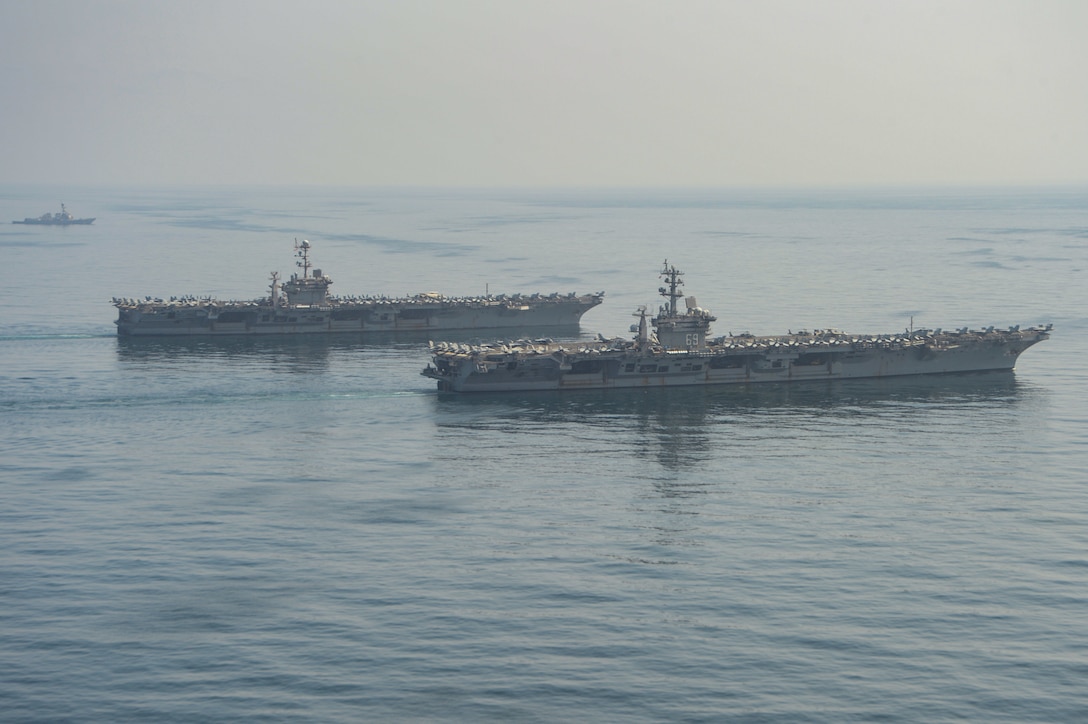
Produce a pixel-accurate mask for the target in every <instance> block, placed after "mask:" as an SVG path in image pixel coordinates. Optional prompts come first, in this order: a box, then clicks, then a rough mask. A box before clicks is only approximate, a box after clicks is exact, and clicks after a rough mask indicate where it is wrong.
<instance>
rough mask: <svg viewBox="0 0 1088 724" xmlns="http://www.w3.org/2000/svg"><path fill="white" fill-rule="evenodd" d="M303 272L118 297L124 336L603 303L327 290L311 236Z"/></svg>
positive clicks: (383, 328)
mask: <svg viewBox="0 0 1088 724" xmlns="http://www.w3.org/2000/svg"><path fill="white" fill-rule="evenodd" d="M295 250H296V253H295V256H296V264H297V266H298V267H299V268H300V269H301V270H302V273H301V274H298V273H295V274H292V275H291V278H290V279H288V280H287V281H284V282H282V283H281V281H280V278H279V274H278V273H276V272H272V276H271V281H272V284H271V287H270V292H269V295H268V296H266V297H264V298H262V299H254V300H250V301H234V300H230V301H221V300H217V299H213V298H211V297H195V296H183V297H171V298H170V299H162V298H152V297H144V298H143V299H130V298H118V297H115V298H114V299H113V305H114V306H115V307H116V308H117V320H116V322H115V323H116V325H117V334H118V335H121V336H194V335H257V334H282V335H290V334H328V333H333V332H363V333H369V332H387V333H388V332H427V331H443V332H444V331H454V330H475V329H480V330H495V329H524V328H532V327H549V328H564V327H576V326H577V325H578V323H579V322H580V321H581V318H582V315H583V314H585V313H586V312H587V311H589V310H590V309H592V308H593V307H595V306H597V305H598V304H600V303H601V302H602V301H603V299H604V292H597V293H594V294H582V295H579V294H574V293H569V294H559V293H558V292H556V293H552V294H512V295H507V294H498V295H491V294H486V295H483V296H478V297H447V296H444V295H441V294H437V293H433V292H431V293H425V294H417V295H416V296H411V297H387V296H350V297H336V296H332V295H330V294H329V286H330V285H331V284H332V279H331V278H329V277H328V276H326V275H324V274H322V273H321V270H320V269H314V268H313V266H312V264H311V263H310V242H309V241H302V242H301V243H298V242H296V244H295Z"/></svg>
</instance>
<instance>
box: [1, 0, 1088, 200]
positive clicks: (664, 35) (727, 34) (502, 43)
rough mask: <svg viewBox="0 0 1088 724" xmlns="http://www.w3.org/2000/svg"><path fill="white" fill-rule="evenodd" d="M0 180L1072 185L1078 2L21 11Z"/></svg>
mask: <svg viewBox="0 0 1088 724" xmlns="http://www.w3.org/2000/svg"><path fill="white" fill-rule="evenodd" d="M4 15H5V18H4V22H3V23H2V24H0V95H2V97H3V98H4V99H5V100H4V103H3V104H2V105H0V122H2V124H3V127H4V129H5V131H6V134H5V143H4V144H3V147H2V148H3V150H2V153H0V183H8V184H11V183H16V184H18V183H25V184H31V183H33V184H42V183H50V184H53V183H66V184H89V185H104V184H207V183H225V184H283V185H289V184H314V185H366V186H403V185H408V186H412V185H418V186H491V187H495V186H499V187H502V186H580V187H582V186H654V187H669V186H677V187H698V186H843V185H853V186H859V185H934V184H940V185H966V184H970V185H1044V184H1045V185H1055V184H1083V183H1086V182H1088V170H1086V169H1088V134H1086V132H1085V129H1086V128H1088V90H1086V84H1085V78H1088V43H1085V42H1084V40H1083V35H1084V32H1085V29H1086V28H1088V3H1085V2H1080V1H1078V0H914V1H912V2H901V3H900V2H871V1H868V0H810V1H806V0H767V1H763V2H743V1H739V0H719V1H716V0H681V1H679V2H665V1H661V2H636V1H634V0H631V1H624V0H579V1H577V2H575V1H572V0H551V1H547V2H544V1H540V0H525V1H519V2H506V1H503V0H451V1H448V2H442V1H440V0H397V1H391V0H390V1H385V0H383V1H372V2H367V1H365V0H364V1H346V0H344V1H342V0H309V1H308V2H305V3H304V2H299V1H298V0H190V1H189V2H185V3H168V2H163V3H158V2H142V1H140V0H33V1H26V2H22V1H18V0H16V1H14V2H8V3H6V4H5V13H4Z"/></svg>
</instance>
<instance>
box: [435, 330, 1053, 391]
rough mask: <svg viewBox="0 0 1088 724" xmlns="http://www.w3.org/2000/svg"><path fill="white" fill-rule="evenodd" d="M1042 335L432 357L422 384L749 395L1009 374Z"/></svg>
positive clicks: (478, 351) (597, 347)
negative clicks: (764, 387) (873, 381)
mask: <svg viewBox="0 0 1088 724" xmlns="http://www.w3.org/2000/svg"><path fill="white" fill-rule="evenodd" d="M1048 331H1049V328H1047V329H1042V328H1033V329H1030V330H1025V331H1019V330H1008V331H998V332H995V331H992V330H991V331H988V332H965V333H945V334H942V335H938V336H932V335H930V336H919V337H918V338H902V339H898V340H894V341H892V340H889V339H886V338H868V339H864V340H856V341H851V340H849V339H846V338H836V339H833V340H830V341H828V340H820V341H818V342H812V343H810V342H808V341H802V340H800V339H799V338H797V337H793V336H783V337H768V338H760V339H757V340H755V341H754V342H753V341H747V340H746V341H742V342H739V343H735V342H731V343H729V344H722V345H719V346H717V347H716V348H715V347H708V348H706V349H703V350H699V351H681V350H665V349H656V350H639V349H635V348H628V349H616V346H617V345H616V344H615V343H605V344H600V343H593V344H591V345H588V346H587V345H579V344H578V343H572V344H571V345H570V346H571V347H574V348H577V349H571V350H567V349H564V348H562V347H560V346H558V345H546V346H542V345H538V346H527V347H525V348H521V349H510V348H509V347H505V346H497V347H492V348H490V349H488V348H479V347H477V348H471V349H469V348H466V347H464V346H463V345H462V346H460V347H459V348H452V347H451V348H449V349H432V351H433V352H434V354H435V357H434V364H433V365H431V366H428V367H427V368H426V369H425V370H424V371H423V374H424V376H426V377H430V378H432V379H435V380H437V381H438V389H439V390H440V391H448V392H515V391H518V392H520V391H533V390H602V389H630V388H648V387H690V386H700V385H729V384H733V385H748V384H763V383H773V382H779V383H781V382H800V381H812V380H847V379H864V378H875V377H896V376H905V375H932V374H954V373H963V372H981V371H994V370H1006V371H1007V370H1012V369H1013V368H1014V367H1015V366H1016V361H1017V359H1018V357H1019V356H1020V354H1021V353H1023V351H1024V350H1026V349H1027V348H1028V347H1030V346H1032V345H1034V344H1036V343H1037V342H1040V341H1042V340H1043V339H1047V338H1048V337H1049V333H1048Z"/></svg>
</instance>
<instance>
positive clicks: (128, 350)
mask: <svg viewBox="0 0 1088 724" xmlns="http://www.w3.org/2000/svg"><path fill="white" fill-rule="evenodd" d="M581 338H589V335H584V334H581V333H580V332H579V329H578V327H577V326H573V327H572V326H569V325H568V326H562V327H534V328H532V329H510V330H502V334H501V335H500V336H497V335H496V333H494V332H493V333H491V334H489V333H487V332H486V331H484V330H463V331H457V332H433V331H432V332H415V331H406V332H368V333H366V334H360V333H357V332H343V333H337V334H301V335H223V336H218V337H205V336H193V337H118V338H117V354H118V357H120V358H122V359H131V360H154V359H169V358H177V357H210V358H216V357H220V358H230V357H266V356H282V355H286V356H295V357H300V358H301V357H309V358H321V357H325V356H328V354H329V353H330V352H333V351H351V350H357V349H388V348H392V349H420V351H421V354H422V355H423V356H421V357H420V359H421V360H423V359H424V358H425V355H426V348H427V345H428V343H429V342H431V341H439V340H441V341H445V342H462V343H466V344H476V343H481V342H490V341H494V340H496V339H505V340H511V339H557V340H568V339H569V340H575V339H581ZM422 366H423V362H422V361H421V363H420V367H421V368H422Z"/></svg>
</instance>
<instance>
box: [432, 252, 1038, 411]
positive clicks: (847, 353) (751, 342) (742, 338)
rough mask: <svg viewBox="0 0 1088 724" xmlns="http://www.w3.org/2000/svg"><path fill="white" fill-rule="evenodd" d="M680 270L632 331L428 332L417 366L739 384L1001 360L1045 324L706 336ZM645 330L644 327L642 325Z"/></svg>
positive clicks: (559, 380) (442, 383) (538, 377)
mask: <svg viewBox="0 0 1088 724" xmlns="http://www.w3.org/2000/svg"><path fill="white" fill-rule="evenodd" d="M682 276H683V272H680V271H677V269H676V267H674V266H669V263H668V262H667V261H666V262H665V266H664V269H663V270H662V271H661V277H662V278H663V279H664V280H665V282H666V284H665V286H663V287H661V288H660V289H659V290H658V291H659V292H660V294H661V295H662V296H663V297H665V298H666V299H668V304H667V305H662V306H661V309H660V311H659V313H658V315H657V316H656V317H653V318H652V319H649V320H648V319H647V315H646V308H645V307H641V308H640V309H639V311H638V313H636V315H635V316H637V317H638V318H639V321H638V324H637V325H632V327H631V331H632V332H636V335H635V337H634V339H624V338H618V337H617V338H615V339H605V338H604V337H602V336H600V335H598V339H597V341H594V342H578V341H572V342H562V343H557V342H554V341H551V340H546V339H539V340H535V341H533V340H520V341H517V342H496V343H493V344H485V345H466V344H457V343H453V342H438V343H434V342H432V343H431V345H430V351H431V354H432V356H433V359H432V364H429V365H427V367H426V368H425V369H424V370H423V372H422V374H423V376H425V377H429V378H431V379H435V380H437V381H438V389H439V391H446V392H502V391H527V390H575V389H591V390H597V389H611V388H631V387H634V388H646V387H673V386H690V385H716V384H749V383H759V382H792V381H798V380H843V379H854V378H863V377H891V376H896V375H924V374H941V373H953V372H975V371H984V370H1011V369H1012V368H1013V367H1014V366H1015V364H1016V359H1017V357H1019V356H1020V354H1021V353H1022V352H1023V351H1024V350H1026V349H1027V348H1028V347H1031V346H1032V345H1034V344H1036V343H1037V342H1041V341H1042V340H1044V339H1048V338H1049V337H1050V330H1051V328H1052V325H1050V324H1048V325H1046V326H1045V327H1038V326H1037V327H1031V328H1030V329H1024V330H1022V329H1020V327H1019V326H1016V327H1010V328H1008V329H995V328H994V327H987V328H985V329H981V330H970V329H968V328H967V327H963V328H961V329H957V330H955V331H943V330H940V329H934V330H929V329H916V330H915V329H909V328H908V329H907V330H905V331H904V332H902V333H899V334H879V335H873V334H846V333H845V332H841V331H838V330H835V329H817V330H815V331H812V332H806V331H801V332H796V333H790V334H785V335H778V336H766V337H758V336H755V335H751V334H748V333H745V334H739V335H730V336H725V337H718V338H716V339H712V340H708V339H707V333H708V332H709V331H710V323H711V322H714V321H716V318H715V317H714V316H713V315H712V314H711V313H710V312H709V311H707V310H706V309H702V308H700V307H699V306H698V304H697V302H696V300H695V298H694V297H687V299H686V300H685V301H686V304H685V306H686V307H687V309H686V311H684V312H681V311H679V310H678V309H677V301H678V300H679V299H680V298H681V297H682V294H681V292H680V288H681V286H682V285H683V281H682V280H681V277H682ZM651 327H652V329H653V331H651V329H650V328H651Z"/></svg>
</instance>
